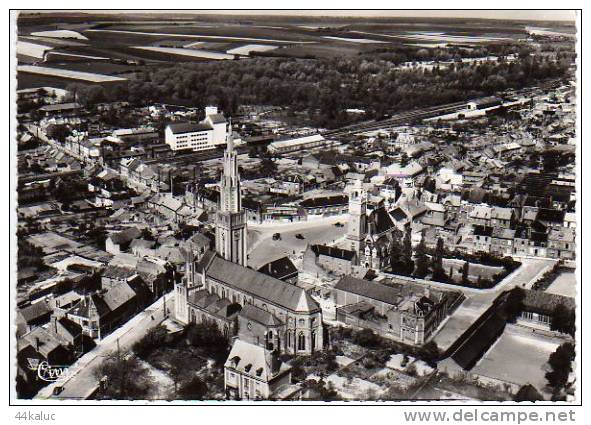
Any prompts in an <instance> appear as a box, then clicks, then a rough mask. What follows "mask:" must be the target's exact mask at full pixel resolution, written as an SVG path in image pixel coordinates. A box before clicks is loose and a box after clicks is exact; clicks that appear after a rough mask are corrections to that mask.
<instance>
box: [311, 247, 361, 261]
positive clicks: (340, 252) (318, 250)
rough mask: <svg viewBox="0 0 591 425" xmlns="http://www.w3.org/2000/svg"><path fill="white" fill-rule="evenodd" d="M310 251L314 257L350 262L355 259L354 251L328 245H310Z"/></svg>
mask: <svg viewBox="0 0 591 425" xmlns="http://www.w3.org/2000/svg"><path fill="white" fill-rule="evenodd" d="M310 249H311V250H312V252H314V254H316V256H320V255H326V256H328V257H333V258H340V259H342V260H347V261H351V260H352V259H353V258H354V257H355V251H349V250H347V249H342V248H336V247H334V246H328V245H312V246H310Z"/></svg>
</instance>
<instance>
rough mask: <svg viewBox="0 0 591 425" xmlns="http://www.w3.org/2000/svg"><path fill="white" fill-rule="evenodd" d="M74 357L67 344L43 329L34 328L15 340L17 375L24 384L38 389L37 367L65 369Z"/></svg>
mask: <svg viewBox="0 0 591 425" xmlns="http://www.w3.org/2000/svg"><path fill="white" fill-rule="evenodd" d="M74 359H75V355H74V352H73V350H72V349H71V347H69V346H68V342H67V341H65V340H64V339H62V338H61V337H60V336H59V335H57V334H55V333H54V332H51V331H50V330H48V329H45V328H35V329H33V330H31V331H30V332H28V333H26V334H25V335H23V336H22V337H20V338H19V339H18V340H17V366H18V370H17V373H18V375H19V376H20V378H21V379H23V381H24V382H26V383H27V384H28V385H30V386H32V387H34V388H35V387H37V388H38V387H39V386H40V384H41V385H42V383H41V382H40V381H39V377H38V376H39V375H38V373H39V372H38V367H39V365H41V364H43V363H44V362H46V363H47V364H48V365H52V366H57V367H65V366H69V365H71V364H72V362H73V361H74Z"/></svg>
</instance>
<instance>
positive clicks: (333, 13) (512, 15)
mask: <svg viewBox="0 0 591 425" xmlns="http://www.w3.org/2000/svg"><path fill="white" fill-rule="evenodd" d="M22 13H23V14H33V13H47V14H51V13H81V14H93V13H95V14H113V15H120V14H127V15H142V14H162V15H166V14H186V15H211V16H269V17H273V16H293V17H306V18H438V19H487V20H513V21H555V22H572V23H574V22H575V21H576V10H481V9H479V10H469V9H468V10H437V9H435V10H434V9H425V10H421V9H412V10H407V9H405V10H355V9H353V10H347V9H343V10H333V9H318V10H314V9H307V10H297V9H270V10H256V9H254V10H248V9H240V10H211V9H209V10H198V9H197V10H182V9H181V10H175V9H172V10H161V9H156V10H153V9H152V10H150V9H146V10H138V9H131V10H129V9H124V10H100V9H98V10H97V9H89V10H84V9H83V10H74V9H58V10H24V11H22Z"/></svg>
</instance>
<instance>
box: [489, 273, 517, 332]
mask: <svg viewBox="0 0 591 425" xmlns="http://www.w3.org/2000/svg"><path fill="white" fill-rule="evenodd" d="M482 282H484V279H482ZM482 285H484V283H482ZM524 298H525V291H524V290H523V288H520V287H519V286H516V287H514V288H513V289H511V291H509V293H508V294H507V299H506V302H505V316H506V317H505V319H506V320H507V321H508V322H514V321H515V319H516V318H517V316H518V315H519V314H520V313H521V311H522V310H523V300H524Z"/></svg>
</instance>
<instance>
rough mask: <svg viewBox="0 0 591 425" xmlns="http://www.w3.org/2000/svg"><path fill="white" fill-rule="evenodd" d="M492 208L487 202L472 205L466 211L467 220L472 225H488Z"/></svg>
mask: <svg viewBox="0 0 591 425" xmlns="http://www.w3.org/2000/svg"><path fill="white" fill-rule="evenodd" d="M491 217H492V208H491V207H490V206H488V205H487V204H480V205H474V206H473V208H472V210H471V211H470V212H469V213H468V222H469V223H470V224H472V225H479V226H490V223H491Z"/></svg>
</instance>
